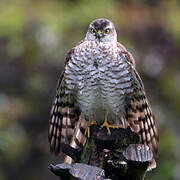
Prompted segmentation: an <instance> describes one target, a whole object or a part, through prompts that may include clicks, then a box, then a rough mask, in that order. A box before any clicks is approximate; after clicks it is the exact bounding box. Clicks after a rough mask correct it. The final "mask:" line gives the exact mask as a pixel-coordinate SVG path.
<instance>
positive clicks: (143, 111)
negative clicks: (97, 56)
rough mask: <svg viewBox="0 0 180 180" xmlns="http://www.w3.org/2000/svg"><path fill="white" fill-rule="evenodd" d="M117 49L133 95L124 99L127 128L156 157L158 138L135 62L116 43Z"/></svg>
mask: <svg viewBox="0 0 180 180" xmlns="http://www.w3.org/2000/svg"><path fill="white" fill-rule="evenodd" d="M118 47H119V49H120V51H121V53H122V54H123V55H124V56H125V57H126V59H127V62H128V63H129V65H130V69H131V75H132V77H131V79H132V88H133V89H134V91H133V93H131V94H128V95H127V99H126V112H125V114H126V123H127V126H130V128H131V129H132V131H134V132H136V133H137V134H138V135H139V137H140V143H141V144H145V145H147V146H148V147H149V148H150V149H151V150H152V152H153V154H154V155H157V153H158V142H159V136H158V132H157V128H156V124H155V118H154V115H153V113H152V109H151V106H150V104H149V102H148V99H147V97H146V93H145V89H144V85H143V82H142V80H141V78H140V76H139V74H138V72H137V71H136V69H135V61H134V58H133V57H132V55H131V54H130V53H129V52H128V51H127V50H126V49H125V47H124V46H122V45H121V44H120V43H118ZM122 54H121V55H122ZM155 166H156V162H155V160H153V162H152V163H151V167H150V168H154V167H155Z"/></svg>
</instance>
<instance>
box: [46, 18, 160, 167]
mask: <svg viewBox="0 0 180 180" xmlns="http://www.w3.org/2000/svg"><path fill="white" fill-rule="evenodd" d="M106 115H107V118H106V119H107V121H108V124H109V125H111V126H116V127H124V128H127V127H128V126H129V127H130V128H131V129H132V130H133V131H134V132H136V133H138V135H139V137H140V143H142V144H146V145H148V146H149V148H151V150H152V151H153V153H154V155H156V154H157V149H158V133H157V129H156V126H155V122H154V115H153V113H152V110H151V107H150V105H149V102H148V100H147V97H146V94H145V90H144V86H143V83H142V80H141V78H140V76H139V74H138V73H137V71H136V69H135V61H134V58H133V57H132V55H131V54H130V53H129V52H128V51H127V50H126V48H125V47H124V46H123V45H121V44H120V43H118V42H117V34H116V30H115V27H114V25H113V23H112V22H111V21H109V20H107V19H97V20H95V21H93V22H92V23H91V24H90V26H89V29H88V31H87V34H86V37H85V39H84V40H83V41H81V42H80V43H79V44H78V45H77V46H75V47H74V48H72V49H71V50H70V51H69V52H68V54H67V57H66V60H65V67H64V71H63V73H62V75H61V76H60V78H59V81H58V84H57V90H56V97H55V100H54V104H53V106H52V110H51V116H50V121H49V122H50V123H49V142H50V149H51V151H52V152H54V153H55V154H58V153H59V152H60V144H61V143H62V142H63V143H68V144H70V145H71V146H72V147H74V148H77V147H80V146H84V144H85V142H86V137H85V135H84V132H85V129H86V128H87V127H88V124H89V123H91V122H92V121H93V120H95V121H96V122H97V124H98V125H102V124H103V122H104V117H105V116H106ZM65 162H67V163H72V159H71V158H69V157H66V158H65ZM154 167H155V161H153V162H152V164H151V167H150V169H151V168H154Z"/></svg>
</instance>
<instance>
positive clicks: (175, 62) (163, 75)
mask: <svg viewBox="0 0 180 180" xmlns="http://www.w3.org/2000/svg"><path fill="white" fill-rule="evenodd" d="M100 17H105V18H108V19H110V20H112V21H113V22H114V24H115V26H116V28H117V31H118V40H119V42H121V43H122V44H124V45H125V46H126V47H127V49H128V50H129V51H130V52H131V53H132V54H133V56H134V57H135V59H136V64H137V69H138V71H139V73H140V75H141V77H142V79H143V81H144V84H145V88H146V91H147V96H148V97H149V99H150V102H151V104H152V107H153V111H154V113H155V116H156V121H157V124H158V129H159V134H160V144H159V158H158V167H157V169H155V170H154V171H153V172H151V173H148V175H147V180H148V179H151V180H152V179H153V180H170V179H175V180H176V179H177V180H179V179H180V161H179V160H180V140H179V139H180V110H179V109H180V1H179V0H171V1H168V0H124V1H123V0H122V1H118V0H97V1H95V0H88V1H85V0H67V1H65V0H64V1H63V0H62V1H60V0H1V1H0V180H12V179H17V180H24V179H26V180H30V179H31V180H32V179H33V180H36V179H37V180H39V179H43V180H49V179H51V180H53V179H54V180H55V179H57V178H56V177H55V176H53V174H51V172H50V171H49V170H48V169H47V166H48V165H49V164H50V163H52V162H60V159H61V157H54V156H53V155H52V154H50V152H49V145H48V140H47V129H48V119H49V112H50V107H51V103H52V100H53V96H54V95H55V87H56V82H57V80H58V77H59V75H60V73H61V71H62V68H63V62H64V58H65V56H66V52H67V51H68V50H69V49H70V48H71V47H73V46H74V45H75V44H76V43H77V42H78V41H80V40H81V39H83V38H84V36H85V33H86V30H87V28H88V25H89V23H90V22H91V21H92V20H94V19H95V18H100Z"/></svg>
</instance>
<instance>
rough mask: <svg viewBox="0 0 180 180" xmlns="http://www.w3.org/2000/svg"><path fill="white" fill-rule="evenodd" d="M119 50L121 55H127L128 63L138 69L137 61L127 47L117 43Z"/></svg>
mask: <svg viewBox="0 0 180 180" xmlns="http://www.w3.org/2000/svg"><path fill="white" fill-rule="evenodd" d="M117 48H118V49H119V51H120V53H121V54H123V55H125V57H126V59H127V61H128V62H129V63H130V64H131V65H132V66H133V67H134V68H135V67H136V63H135V60H134V58H133V56H132V54H131V53H130V52H129V51H128V50H127V49H126V48H125V46H124V45H122V44H121V43H119V42H117Z"/></svg>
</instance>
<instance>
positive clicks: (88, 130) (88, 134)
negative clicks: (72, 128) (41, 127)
mask: <svg viewBox="0 0 180 180" xmlns="http://www.w3.org/2000/svg"><path fill="white" fill-rule="evenodd" d="M96 124H97V123H96V121H95V120H92V121H91V123H90V124H89V126H88V127H87V128H86V130H85V135H86V136H87V137H88V138H89V137H90V126H91V125H96Z"/></svg>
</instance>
